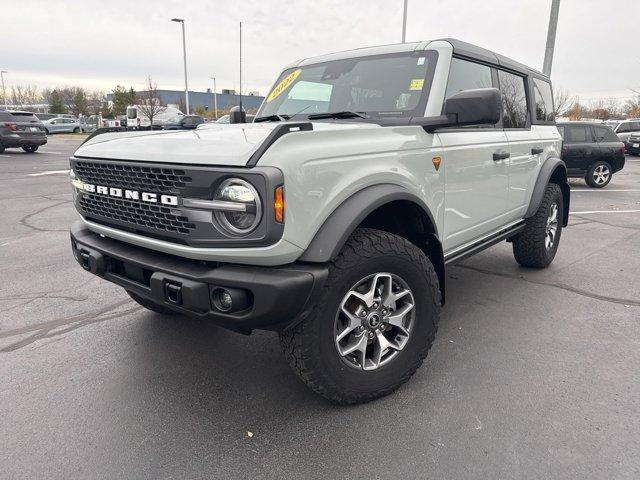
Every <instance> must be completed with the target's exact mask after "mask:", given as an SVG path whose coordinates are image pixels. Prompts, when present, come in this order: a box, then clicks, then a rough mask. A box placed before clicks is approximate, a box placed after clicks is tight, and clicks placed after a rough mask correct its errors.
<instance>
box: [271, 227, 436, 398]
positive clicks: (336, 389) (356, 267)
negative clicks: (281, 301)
mask: <svg viewBox="0 0 640 480" xmlns="http://www.w3.org/2000/svg"><path fill="white" fill-rule="evenodd" d="M439 315H440V288H439V284H438V277H437V276H436V273H435V270H434V268H433V265H432V264H431V262H430V261H429V259H428V258H427V257H426V256H425V254H424V253H423V252H422V251H421V250H420V249H419V248H417V247H416V246H415V245H413V244H412V243H410V242H409V241H407V240H406V239H404V238H402V237H399V236H396V235H393V234H390V233H387V232H382V231H380V230H373V229H359V230H357V231H356V232H355V233H354V234H353V235H352V236H351V238H350V239H349V240H348V241H347V243H346V244H345V246H344V247H343V249H342V251H341V252H340V254H339V255H338V257H337V258H336V260H334V261H333V262H331V265H330V267H329V276H328V278H327V281H326V284H325V286H324V288H323V292H322V294H321V295H320V298H319V300H318V301H317V303H316V306H315V308H314V310H313V311H312V314H311V315H309V316H308V317H307V318H306V319H304V320H302V321H301V322H300V323H299V324H298V325H296V326H295V327H293V328H291V329H289V330H286V331H284V332H282V333H281V334H280V341H281V344H282V348H283V350H284V353H285V356H286V357H287V359H288V361H289V364H290V365H291V367H292V368H293V370H294V371H295V372H296V374H297V375H298V376H299V377H300V378H301V379H302V381H303V382H304V383H306V384H307V386H309V387H310V388H311V389H312V390H314V391H315V392H316V393H318V394H320V395H322V396H323V397H325V398H327V399H329V400H331V401H332V402H335V403H339V404H343V405H346V404H356V403H363V402H368V401H370V400H373V399H376V398H378V397H382V396H384V395H388V394H389V393H391V392H393V391H394V390H395V389H397V388H398V387H399V386H400V385H402V384H403V383H404V382H406V381H407V380H408V379H409V378H410V377H411V375H413V373H414V372H415V371H416V370H417V369H418V367H419V366H420V365H421V364H422V361H423V359H424V358H425V357H426V355H427V352H428V351H429V349H430V347H431V344H432V342H433V339H434V337H435V334H436V330H437V325H438V320H439Z"/></svg>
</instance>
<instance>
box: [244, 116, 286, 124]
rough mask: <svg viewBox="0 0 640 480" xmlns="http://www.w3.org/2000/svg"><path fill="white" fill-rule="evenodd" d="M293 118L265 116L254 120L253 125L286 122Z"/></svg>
mask: <svg viewBox="0 0 640 480" xmlns="http://www.w3.org/2000/svg"><path fill="white" fill-rule="evenodd" d="M290 118H291V117H290V116H289V115H276V114H273V115H265V116H264V117H258V118H254V119H253V123H256V122H284V121H285V120H289V119H290Z"/></svg>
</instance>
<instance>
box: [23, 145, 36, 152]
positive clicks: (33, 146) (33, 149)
mask: <svg viewBox="0 0 640 480" xmlns="http://www.w3.org/2000/svg"><path fill="white" fill-rule="evenodd" d="M22 150H24V151H25V152H27V153H34V152H36V151H38V145H30V146H28V147H22Z"/></svg>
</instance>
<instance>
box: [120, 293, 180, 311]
mask: <svg viewBox="0 0 640 480" xmlns="http://www.w3.org/2000/svg"><path fill="white" fill-rule="evenodd" d="M127 293H128V294H129V296H130V297H131V298H132V299H133V301H134V302H136V303H137V304H138V305H142V306H143V307H144V308H146V309H147V310H151V311H152V312H156V313H160V314H162V315H180V314H179V313H178V312H174V311H173V310H171V309H170V308H168V307H165V306H164V305H160V304H158V303H155V302H152V301H151V300H147V299H146V298H142V297H140V296H139V295H136V294H135V293H133V292H130V291H129V290H127Z"/></svg>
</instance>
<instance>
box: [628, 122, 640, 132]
mask: <svg viewBox="0 0 640 480" xmlns="http://www.w3.org/2000/svg"><path fill="white" fill-rule="evenodd" d="M630 131H631V132H638V131H640V122H631V130H630Z"/></svg>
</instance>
